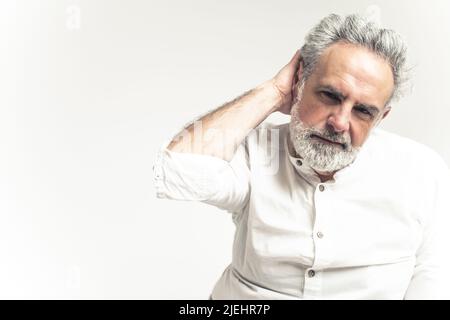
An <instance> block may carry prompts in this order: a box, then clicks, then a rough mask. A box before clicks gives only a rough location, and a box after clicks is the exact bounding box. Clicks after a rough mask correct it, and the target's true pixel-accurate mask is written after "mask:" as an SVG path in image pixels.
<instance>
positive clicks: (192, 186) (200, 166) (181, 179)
mask: <svg viewBox="0 0 450 320" xmlns="http://www.w3.org/2000/svg"><path fill="white" fill-rule="evenodd" d="M168 144H169V142H166V143H164V144H163V146H162V147H161V149H160V150H159V152H158V155H157V158H156V161H155V163H154V166H153V175H154V182H155V188H156V196H157V197H158V198H165V199H173V200H187V201H200V202H204V203H207V204H210V205H213V206H216V207H218V208H220V209H223V210H227V211H230V212H239V211H240V210H242V208H243V207H244V206H245V204H246V203H247V201H248V196H249V192H250V183H249V180H250V173H249V166H248V156H247V151H246V149H247V148H246V147H245V146H246V143H245V141H244V142H243V143H242V144H241V145H240V146H239V147H238V148H237V151H236V153H235V155H234V157H233V159H232V160H231V161H229V162H228V161H225V160H223V159H220V158H218V157H213V156H208V155H201V154H192V153H180V152H173V151H170V150H168V149H167V145H168Z"/></svg>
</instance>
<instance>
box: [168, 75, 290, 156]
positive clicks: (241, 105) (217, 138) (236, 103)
mask: <svg viewBox="0 0 450 320" xmlns="http://www.w3.org/2000/svg"><path fill="white" fill-rule="evenodd" d="M281 101H282V96H281V95H280V93H279V91H277V90H276V88H275V87H274V86H273V84H272V83H271V82H270V81H267V82H264V83H263V84H261V85H259V86H257V87H256V88H254V89H252V90H250V91H248V92H246V93H245V94H243V95H242V96H240V97H238V98H236V99H234V100H233V101H231V102H228V103H226V104H225V105H223V106H221V107H220V108H218V109H216V110H214V111H212V112H210V113H208V114H207V115H205V116H204V117H202V118H201V119H200V120H198V121H196V122H194V123H193V124H191V125H190V126H189V127H187V128H186V129H184V130H183V131H182V132H180V133H179V134H178V135H177V136H176V137H175V138H174V139H173V140H172V141H171V143H170V144H169V146H168V147H167V148H168V149H169V150H171V151H175V152H185V153H197V154H203V155H210V156H215V157H219V158H222V159H224V160H226V161H230V160H231V159H232V158H233V155H234V153H235V151H236V149H237V147H238V146H239V145H240V144H241V142H242V141H243V140H244V139H245V137H246V136H247V135H248V134H249V132H250V131H251V130H252V129H254V128H255V127H257V126H258V125H259V124H260V123H261V122H262V121H264V119H266V118H267V117H268V116H269V115H270V114H271V113H272V112H274V111H276V110H277V109H278V108H279V106H280V103H281Z"/></svg>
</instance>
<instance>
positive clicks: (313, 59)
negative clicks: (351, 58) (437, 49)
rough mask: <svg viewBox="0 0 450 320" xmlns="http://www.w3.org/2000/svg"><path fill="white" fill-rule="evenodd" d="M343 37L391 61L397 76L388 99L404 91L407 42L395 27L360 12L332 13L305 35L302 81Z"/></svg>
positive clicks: (302, 52) (397, 96) (302, 51)
mask: <svg viewBox="0 0 450 320" xmlns="http://www.w3.org/2000/svg"><path fill="white" fill-rule="evenodd" d="M341 41H342V42H347V43H351V44H355V45H359V46H362V47H365V48H367V49H369V50H371V51H372V52H374V53H375V54H377V55H379V56H380V57H382V58H384V59H385V60H386V62H388V63H389V64H390V66H391V69H392V74H393V76H394V90H393V92H392V95H391V97H390V99H389V101H388V103H390V102H391V100H394V101H395V100H398V99H399V98H400V97H401V96H402V95H403V91H404V87H405V86H404V85H405V84H406V82H407V80H408V77H407V73H408V72H407V70H406V51H407V47H406V44H405V42H404V41H403V39H402V38H401V36H400V35H399V34H398V33H396V32H395V31H393V30H390V29H382V28H380V27H378V26H377V25H376V23H374V22H372V21H370V20H369V19H368V18H366V17H364V16H361V15H358V14H352V15H348V16H346V17H341V16H339V15H337V14H331V15H329V16H327V17H325V18H323V19H322V20H321V21H320V22H319V23H318V24H317V25H316V26H315V27H314V28H313V29H312V30H311V31H310V32H309V33H308V34H307V35H306V38H305V44H304V45H303V47H302V48H301V56H302V59H303V70H304V71H303V79H301V80H302V81H301V82H304V81H306V79H308V77H309V76H310V75H311V74H312V73H313V71H314V69H315V67H316V65H317V62H318V61H319V58H320V56H321V54H322V53H323V52H324V51H325V49H326V48H328V47H329V46H331V45H332V44H334V43H336V42H341Z"/></svg>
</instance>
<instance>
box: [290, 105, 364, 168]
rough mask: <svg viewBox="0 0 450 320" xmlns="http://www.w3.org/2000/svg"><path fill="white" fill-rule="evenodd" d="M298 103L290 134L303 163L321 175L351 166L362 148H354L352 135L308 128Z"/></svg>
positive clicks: (292, 110) (294, 107)
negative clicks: (319, 138) (331, 142)
mask: <svg viewBox="0 0 450 320" xmlns="http://www.w3.org/2000/svg"><path fill="white" fill-rule="evenodd" d="M300 98H301V97H300ZM296 101H297V102H296V103H295V104H294V105H293V106H292V109H291V122H290V124H289V132H290V139H291V142H292V145H293V147H294V149H295V151H296V152H297V154H298V155H299V156H300V157H301V158H302V159H303V161H304V162H306V164H308V165H309V166H310V167H311V168H313V169H314V170H315V171H318V172H320V173H332V172H335V171H338V170H341V169H342V168H344V167H346V166H348V165H349V164H351V163H352V162H353V161H354V160H355V159H356V156H357V155H358V152H359V150H360V149H361V148H360V147H353V146H352V143H351V138H350V134H349V133H348V132H347V133H344V134H340V133H336V132H334V131H333V129H331V128H326V129H324V130H319V129H316V128H314V127H307V126H306V125H305V124H304V123H303V122H302V121H301V120H300V117H299V112H298V111H299V110H298V107H299V100H296ZM312 135H317V136H320V137H323V138H326V139H327V140H331V141H334V142H338V143H341V144H342V146H339V145H335V144H328V143H326V142H322V141H320V140H318V139H317V138H312V137H311V136H312Z"/></svg>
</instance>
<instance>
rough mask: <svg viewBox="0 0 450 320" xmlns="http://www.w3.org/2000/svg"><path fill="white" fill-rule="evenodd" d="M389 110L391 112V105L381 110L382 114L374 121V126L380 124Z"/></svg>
mask: <svg viewBox="0 0 450 320" xmlns="http://www.w3.org/2000/svg"><path fill="white" fill-rule="evenodd" d="M389 112H391V106H386V107H385V108H384V110H383V115H382V116H381V117H380V118H379V119H378V120H377V122H376V123H375V127H377V126H378V125H379V124H380V122H381V120H383V119H384V118H386V116H387V115H388V114H389Z"/></svg>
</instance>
